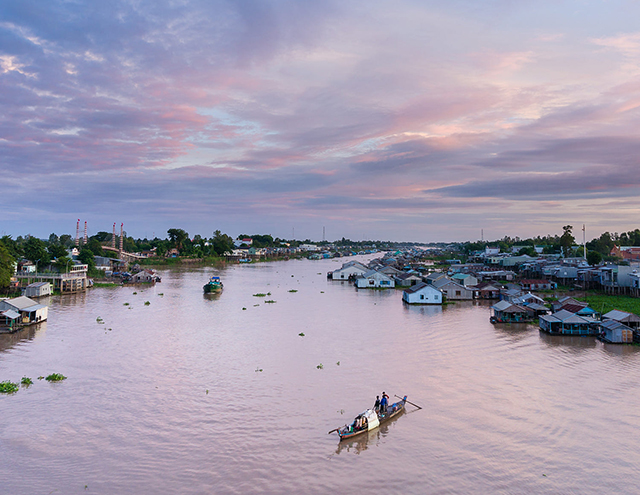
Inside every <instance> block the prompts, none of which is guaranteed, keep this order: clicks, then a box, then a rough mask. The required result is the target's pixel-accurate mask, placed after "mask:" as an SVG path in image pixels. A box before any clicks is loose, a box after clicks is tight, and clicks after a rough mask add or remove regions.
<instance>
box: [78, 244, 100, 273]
mask: <svg viewBox="0 0 640 495" xmlns="http://www.w3.org/2000/svg"><path fill="white" fill-rule="evenodd" d="M93 256H94V255H93V251H91V249H89V248H88V247H87V246H83V247H82V249H81V250H80V254H78V260H80V262H81V263H84V264H85V265H89V269H91V268H95V267H96V261H95V259H94V258H93Z"/></svg>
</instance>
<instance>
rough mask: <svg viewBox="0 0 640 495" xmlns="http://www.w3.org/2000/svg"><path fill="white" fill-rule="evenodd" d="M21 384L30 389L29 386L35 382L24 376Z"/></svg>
mask: <svg viewBox="0 0 640 495" xmlns="http://www.w3.org/2000/svg"><path fill="white" fill-rule="evenodd" d="M20 383H21V384H22V385H24V386H25V387H28V386H29V385H33V380H32V379H31V378H29V377H27V376H23V377H22V380H20Z"/></svg>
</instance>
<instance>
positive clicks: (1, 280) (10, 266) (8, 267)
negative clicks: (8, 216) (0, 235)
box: [0, 241, 16, 288]
mask: <svg viewBox="0 0 640 495" xmlns="http://www.w3.org/2000/svg"><path fill="white" fill-rule="evenodd" d="M15 263H16V260H15V258H14V257H13V256H11V253H10V252H9V250H8V249H7V247H6V246H5V245H4V244H3V243H2V241H0V288H5V287H9V285H10V284H11V277H12V276H13V270H14V266H15Z"/></svg>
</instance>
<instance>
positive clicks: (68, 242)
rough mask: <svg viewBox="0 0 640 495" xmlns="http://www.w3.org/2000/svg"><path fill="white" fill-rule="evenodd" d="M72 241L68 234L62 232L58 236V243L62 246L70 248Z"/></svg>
mask: <svg viewBox="0 0 640 495" xmlns="http://www.w3.org/2000/svg"><path fill="white" fill-rule="evenodd" d="M73 243H74V241H73V237H71V236H70V235H69V234H62V235H61V236H60V244H62V245H63V246H64V247H66V248H70V247H71V246H73Z"/></svg>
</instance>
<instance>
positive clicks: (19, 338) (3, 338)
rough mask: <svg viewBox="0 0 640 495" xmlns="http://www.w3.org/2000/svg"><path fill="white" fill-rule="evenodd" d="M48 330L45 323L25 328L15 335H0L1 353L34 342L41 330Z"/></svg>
mask: <svg viewBox="0 0 640 495" xmlns="http://www.w3.org/2000/svg"><path fill="white" fill-rule="evenodd" d="M46 329H47V322H46V321H43V322H42V323H37V324H35V325H29V326H28V327H24V328H23V329H21V330H18V331H17V332H15V333H2V334H0V352H6V351H8V350H9V349H12V348H13V347H15V346H16V345H18V344H20V343H22V342H26V341H29V340H33V339H34V337H35V336H36V333H37V332H38V331H39V330H46Z"/></svg>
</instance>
